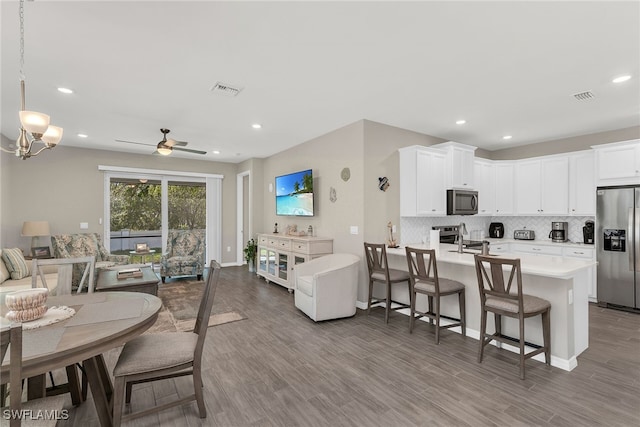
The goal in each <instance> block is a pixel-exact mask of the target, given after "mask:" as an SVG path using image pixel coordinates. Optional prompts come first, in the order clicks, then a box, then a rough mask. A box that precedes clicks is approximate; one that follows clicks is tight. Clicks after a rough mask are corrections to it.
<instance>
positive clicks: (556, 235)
mask: <svg viewBox="0 0 640 427" xmlns="http://www.w3.org/2000/svg"><path fill="white" fill-rule="evenodd" d="M549 238H551V241H552V242H566V241H567V240H569V223H568V222H562V221H554V222H552V223H551V232H550V233H549Z"/></svg>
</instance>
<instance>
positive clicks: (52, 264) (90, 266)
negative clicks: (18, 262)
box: [31, 256, 96, 295]
mask: <svg viewBox="0 0 640 427" xmlns="http://www.w3.org/2000/svg"><path fill="white" fill-rule="evenodd" d="M74 267H75V268H76V269H77V270H78V271H81V272H82V276H81V278H80V283H79V284H78V288H77V289H76V293H80V292H82V289H83V288H84V285H85V283H86V284H87V292H93V289H94V285H95V280H94V277H93V276H94V275H95V270H96V259H95V257H92V256H87V257H78V258H53V259H37V258H34V260H33V262H32V265H31V271H32V273H31V287H32V288H40V287H42V288H47V289H48V288H49V285H48V284H47V278H46V276H45V275H46V273H47V272H49V270H50V269H52V268H57V270H58V285H57V286H56V289H55V294H56V295H70V294H71V293H73V285H72V273H73V270H74ZM38 278H40V284H41V285H42V286H38Z"/></svg>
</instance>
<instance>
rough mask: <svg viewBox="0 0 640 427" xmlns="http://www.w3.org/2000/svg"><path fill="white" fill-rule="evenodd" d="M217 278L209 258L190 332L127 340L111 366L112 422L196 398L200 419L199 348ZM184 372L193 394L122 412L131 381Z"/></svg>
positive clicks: (217, 268)
mask: <svg viewBox="0 0 640 427" xmlns="http://www.w3.org/2000/svg"><path fill="white" fill-rule="evenodd" d="M219 277H220V264H218V262H216V261H214V260H212V261H211V263H210V265H209V269H208V276H207V280H206V283H205V287H204V291H203V294H202V299H201V301H200V307H199V309H198V315H197V317H196V322H195V326H194V328H193V331H192V332H165V333H156V334H145V335H140V336H139V337H136V338H134V339H133V340H131V341H129V342H127V343H126V344H125V345H124V348H123V349H122V352H121V353H120V356H119V357H118V361H117V362H116V366H115V368H114V369H113V375H114V377H115V383H114V390H113V425H114V426H116V427H117V426H119V425H120V423H121V422H123V421H126V420H130V419H133V418H138V417H141V416H144V415H148V414H150V413H153V412H159V411H163V410H165V409H167V408H171V407H174V406H178V405H183V404H185V403H187V402H190V401H192V400H195V401H196V403H197V405H198V411H199V413H200V418H206V416H207V410H206V408H205V405H204V398H203V394H202V388H203V384H202V349H203V346H204V341H205V338H206V335H207V328H208V327H209V316H210V315H211V308H212V306H213V297H214V295H215V292H216V288H217V286H218V281H219ZM184 375H192V376H193V389H194V393H193V394H190V395H189V396H185V397H183V398H181V399H178V400H174V401H171V402H166V403H164V404H161V405H158V406H155V407H153V408H148V409H145V410H141V411H139V412H135V413H127V414H125V413H124V410H123V404H125V403H126V405H127V406H128V405H129V404H130V403H131V391H132V386H133V384H137V383H144V382H150V381H158V380H163V379H167V378H173V377H178V376H184Z"/></svg>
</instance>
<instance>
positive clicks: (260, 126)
mask: <svg viewBox="0 0 640 427" xmlns="http://www.w3.org/2000/svg"><path fill="white" fill-rule="evenodd" d="M251 127H252V128H254V129H260V128H262V125H261V124H260V123H254V124H252V125H251Z"/></svg>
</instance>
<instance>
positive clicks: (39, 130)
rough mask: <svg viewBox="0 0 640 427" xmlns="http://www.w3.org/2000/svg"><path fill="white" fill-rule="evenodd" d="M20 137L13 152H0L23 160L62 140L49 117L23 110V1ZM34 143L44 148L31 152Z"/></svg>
mask: <svg viewBox="0 0 640 427" xmlns="http://www.w3.org/2000/svg"><path fill="white" fill-rule="evenodd" d="M19 14H20V101H21V105H20V112H19V116H20V136H18V139H17V141H16V148H15V150H7V149H5V148H2V151H6V152H9V153H14V154H15V155H16V157H22V159H23V160H26V159H28V158H29V157H34V156H37V155H38V154H40V153H41V152H42V151H43V150H49V149H51V148H54V147H55V146H56V145H58V143H59V142H60V140H61V139H62V128H61V127H58V126H52V125H49V116H48V115H46V114H43V113H38V112H36V111H27V110H25V82H24V80H25V75H24V0H20V11H19ZM35 142H38V143H43V144H44V146H43V147H42V148H40V149H39V150H37V151H35V152H32V148H34V147H33V144H34V143H35ZM0 148H1V147H0Z"/></svg>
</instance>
